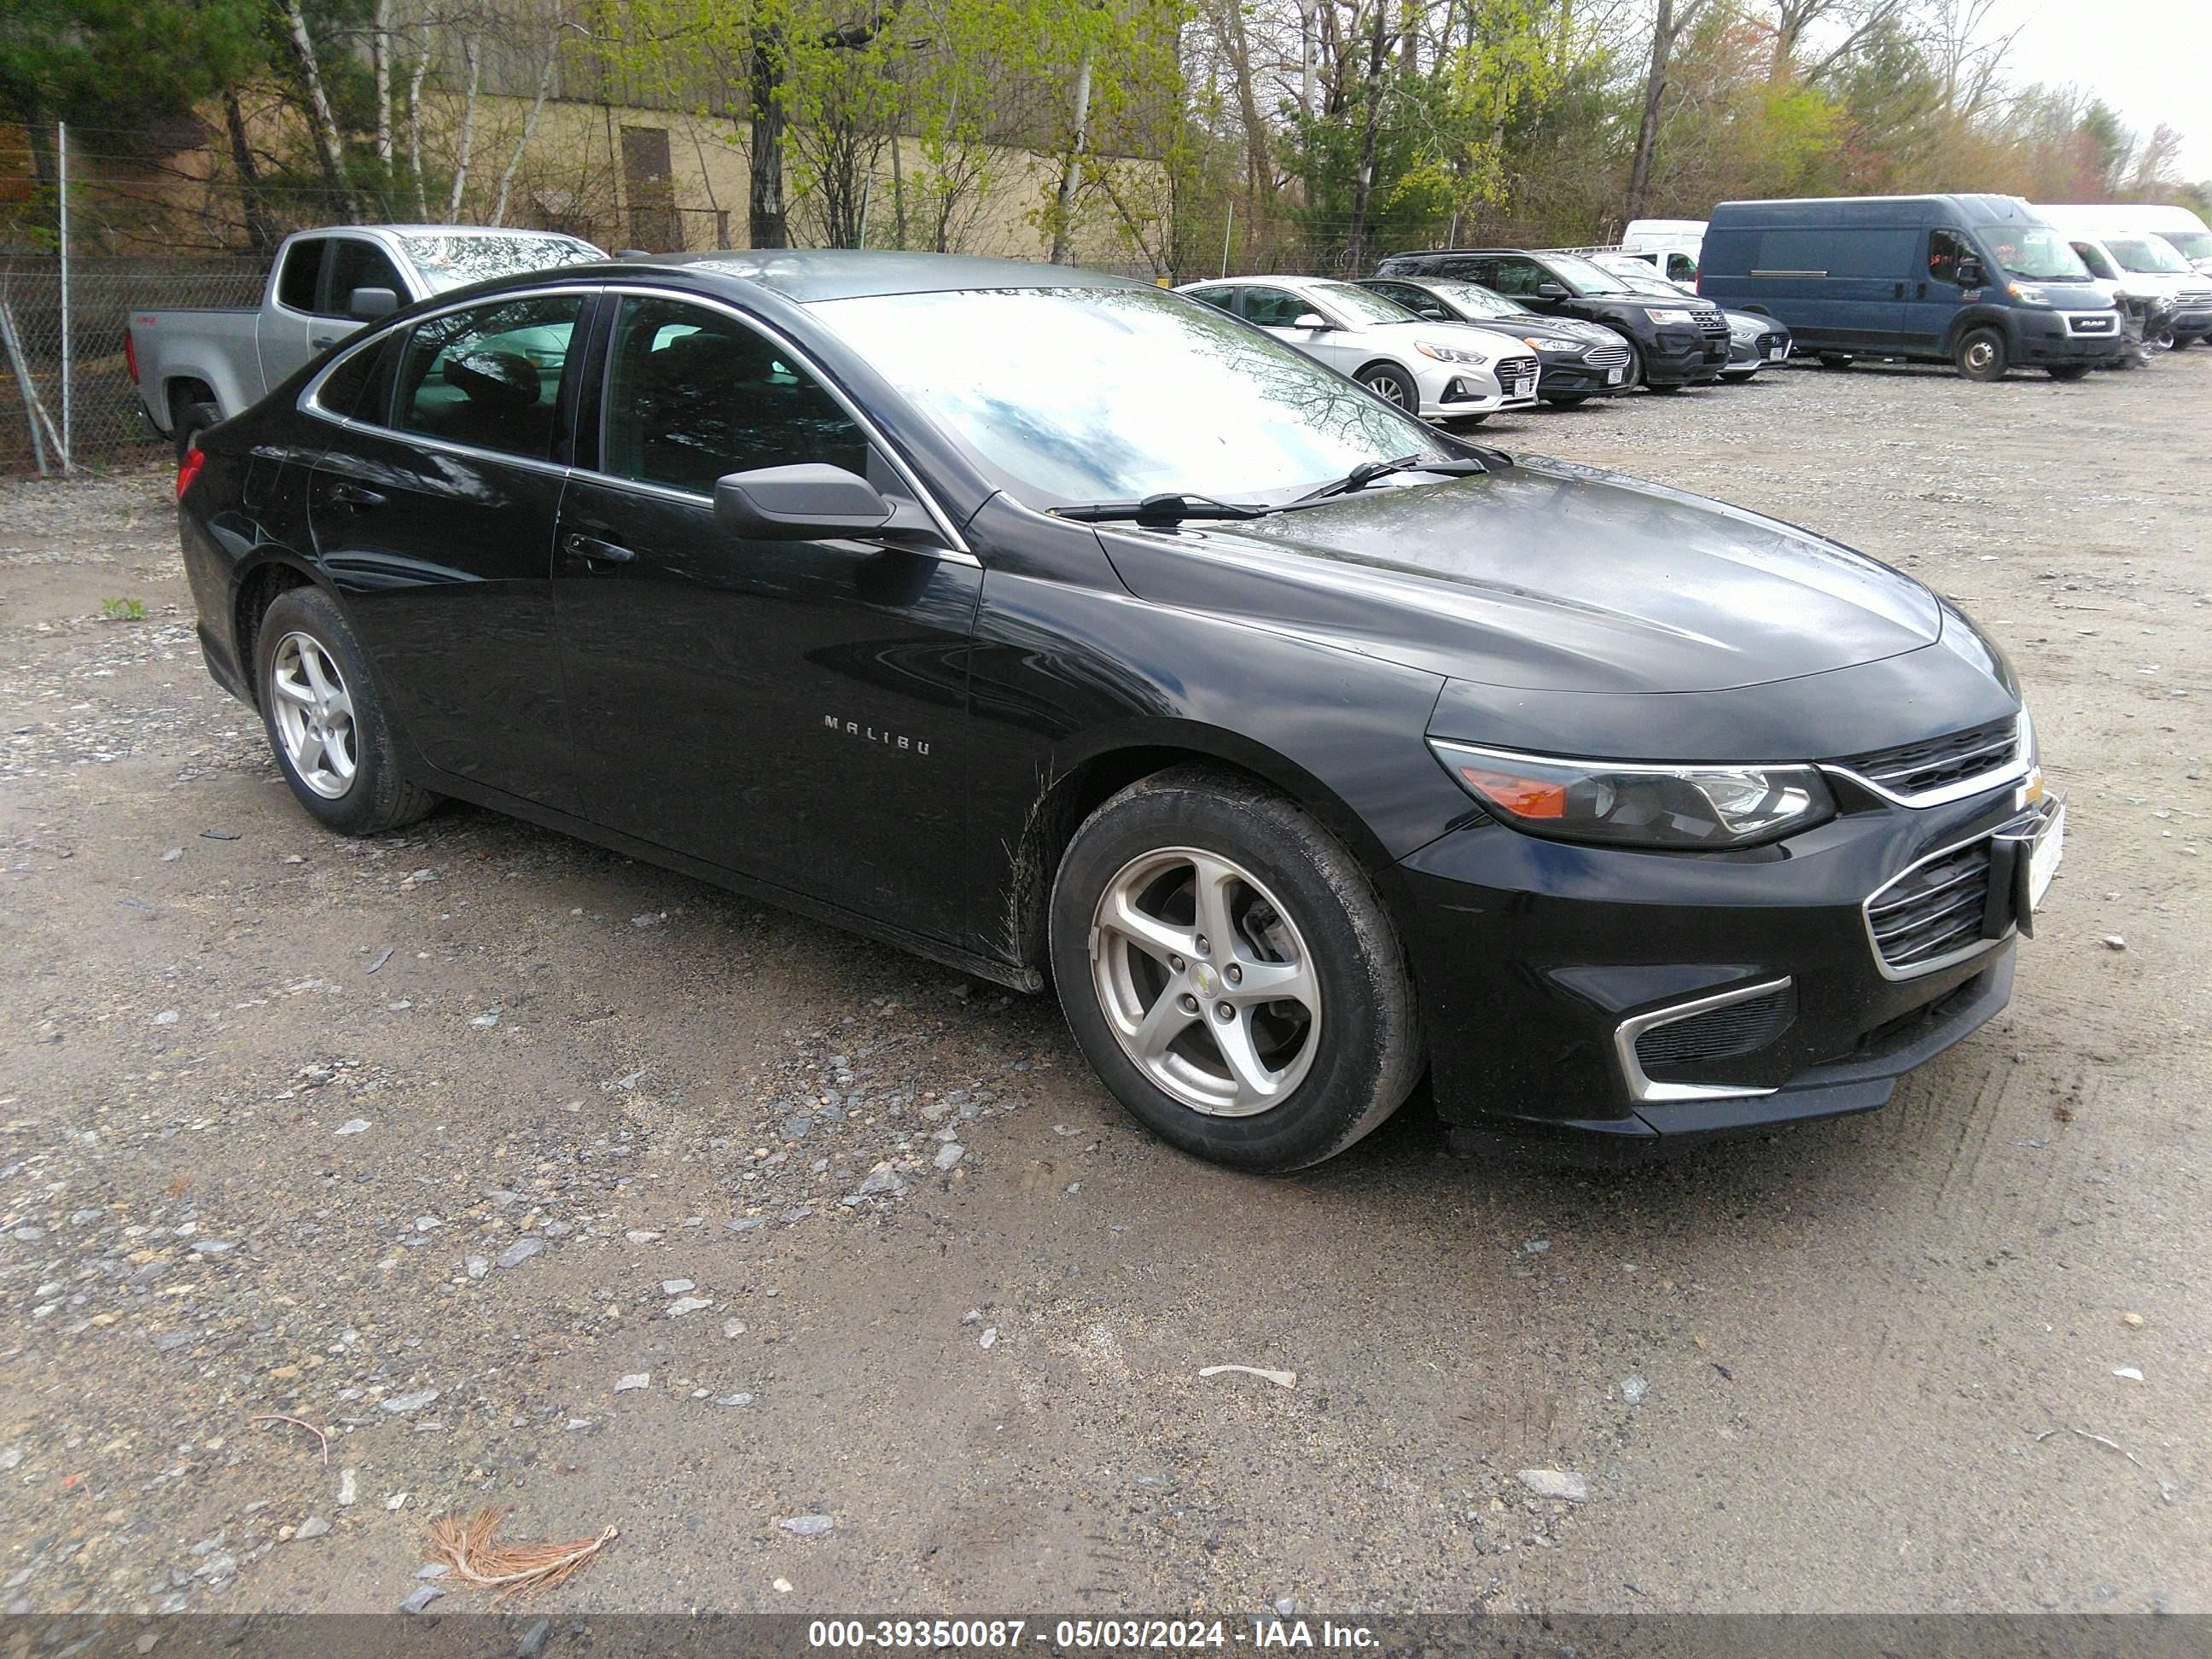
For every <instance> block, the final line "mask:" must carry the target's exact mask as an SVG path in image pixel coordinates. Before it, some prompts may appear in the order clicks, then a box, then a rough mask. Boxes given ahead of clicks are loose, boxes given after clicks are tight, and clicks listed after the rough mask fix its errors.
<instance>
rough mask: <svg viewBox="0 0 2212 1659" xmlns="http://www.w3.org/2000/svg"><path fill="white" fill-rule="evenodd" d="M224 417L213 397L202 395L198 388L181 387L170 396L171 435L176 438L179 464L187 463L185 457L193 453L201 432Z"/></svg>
mask: <svg viewBox="0 0 2212 1659" xmlns="http://www.w3.org/2000/svg"><path fill="white" fill-rule="evenodd" d="M221 421H222V409H221V408H220V407H218V406H217V405H216V404H215V403H214V402H213V401H212V400H211V399H210V398H205V397H203V396H200V395H199V393H198V389H197V388H196V387H195V388H184V387H179V389H178V390H177V391H175V392H172V393H171V394H170V396H169V435H170V436H171V437H172V438H173V439H175V440H176V445H177V465H179V466H182V465H184V464H185V456H187V455H189V454H191V453H192V446H193V444H195V443H196V442H197V441H198V440H199V435H200V434H201V433H203V432H204V431H206V430H207V429H208V428H210V427H211V426H214V425H216V424H217V423H218V422H221Z"/></svg>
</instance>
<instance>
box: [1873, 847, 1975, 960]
mask: <svg viewBox="0 0 2212 1659" xmlns="http://www.w3.org/2000/svg"><path fill="white" fill-rule="evenodd" d="M1989 897H1990V843H1989V842H1988V840H1987V839H1986V838H1984V839H1983V840H1981V841H1978V842H1973V843H1972V844H1971V845H1969V846H1966V847H1961V848H1958V849H1957V850H1956V851H1955V852H1950V853H1946V854H1943V855H1942V857H1941V858H1936V859H1930V860H1929V861H1928V862H1927V863H1925V864H1923V865H1919V866H1916V867H1915V868H1913V869H1911V870H1908V871H1906V872H1905V874H1903V875H1902V876H1899V878H1897V879H1896V880H1895V881H1893V882H1892V883H1891V884H1889V885H1888V886H1887V887H1885V888H1883V889H1882V890H1881V891H1880V892H1879V893H1876V894H1875V896H1873V897H1872V898H1870V899H1869V900H1868V901H1867V902H1866V919H1867V931H1868V932H1869V933H1871V934H1873V936H1874V948H1875V950H1876V951H1879V952H1880V953H1881V959H1882V962H1883V963H1885V964H1886V965H1887V967H1888V968H1889V969H1890V970H1891V971H1892V972H1893V973H1898V974H1908V973H1912V972H1916V971H1918V970H1921V969H1928V968H1932V967H1934V966H1936V964H1938V963H1942V962H1944V961H1946V960H1948V958H1950V957H1953V956H1955V955H1958V954H1960V953H1961V952H1964V951H1971V950H1972V949H1973V948H1974V947H1975V946H1976V945H1979V944H1980V943H1981V942H1982V911H1983V908H1984V907H1985V906H1986V905H1987V904H1988V902H1989Z"/></svg>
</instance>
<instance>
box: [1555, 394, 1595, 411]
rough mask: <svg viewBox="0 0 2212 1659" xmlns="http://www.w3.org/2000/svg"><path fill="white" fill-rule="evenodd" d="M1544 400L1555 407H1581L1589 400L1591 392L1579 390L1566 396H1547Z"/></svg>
mask: <svg viewBox="0 0 2212 1659" xmlns="http://www.w3.org/2000/svg"><path fill="white" fill-rule="evenodd" d="M1544 401H1545V402H1546V403H1547V404H1551V406H1552V407H1553V408H1554V409H1580V408H1581V407H1582V406H1583V404H1586V403H1588V402H1589V392H1575V393H1573V394H1571V396H1568V397H1565V398H1545V399H1544Z"/></svg>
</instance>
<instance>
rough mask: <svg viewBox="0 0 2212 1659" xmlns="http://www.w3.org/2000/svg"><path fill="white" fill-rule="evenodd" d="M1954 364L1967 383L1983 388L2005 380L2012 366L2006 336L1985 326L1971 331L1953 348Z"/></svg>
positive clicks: (1961, 336)
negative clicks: (2006, 372)
mask: <svg viewBox="0 0 2212 1659" xmlns="http://www.w3.org/2000/svg"><path fill="white" fill-rule="evenodd" d="M1951 362H1952V364H1953V366H1954V368H1957V369H1958V371H1959V373H1960V374H1963V375H1965V376H1966V378H1967V379H1968V380H1979V381H1981V382H1982V383H1983V384H1984V385H1987V384H1989V383H1990V382H1991V381H1994V380H2002V379H2004V377H2005V371H2006V370H2008V369H2009V368H2011V367H2012V363H2011V361H2010V359H2009V356H2008V354H2007V352H2006V350H2005V337H2004V335H2003V334H2002V332H2001V331H1998V330H1996V329H1994V328H1990V327H1988V326H1986V325H1984V326H1983V327H1980V328H1970V329H1968V330H1967V331H1966V332H1965V333H1964V334H1962V335H1960V337H1959V343H1958V344H1956V345H1955V346H1954V347H1952V348H1951Z"/></svg>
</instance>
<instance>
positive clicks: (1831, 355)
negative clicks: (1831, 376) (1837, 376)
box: [1820, 351, 1858, 368]
mask: <svg viewBox="0 0 2212 1659" xmlns="http://www.w3.org/2000/svg"><path fill="white" fill-rule="evenodd" d="M1857 361H1858V359H1857V358H1856V357H1854V356H1851V354H1850V352H1848V351H1824V352H1822V353H1821V354H1820V367H1821V368H1850V366H1851V365H1852V364H1853V363H1855V362H1857Z"/></svg>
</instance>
